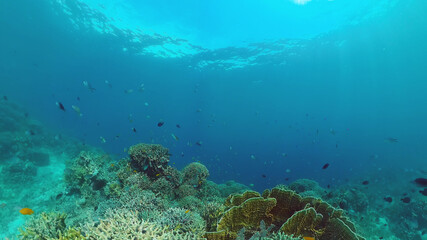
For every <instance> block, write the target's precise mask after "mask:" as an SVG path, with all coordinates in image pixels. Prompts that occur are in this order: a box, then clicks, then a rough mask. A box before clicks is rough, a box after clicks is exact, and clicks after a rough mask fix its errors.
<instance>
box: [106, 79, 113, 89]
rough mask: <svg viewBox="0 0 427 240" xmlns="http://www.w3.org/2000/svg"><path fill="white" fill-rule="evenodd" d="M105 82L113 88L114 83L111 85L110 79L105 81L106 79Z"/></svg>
mask: <svg viewBox="0 0 427 240" xmlns="http://www.w3.org/2000/svg"><path fill="white" fill-rule="evenodd" d="M104 83H105V84H107V85H108V87H110V88H112V87H113V85H111V83H110V81H108V80H105V81H104Z"/></svg>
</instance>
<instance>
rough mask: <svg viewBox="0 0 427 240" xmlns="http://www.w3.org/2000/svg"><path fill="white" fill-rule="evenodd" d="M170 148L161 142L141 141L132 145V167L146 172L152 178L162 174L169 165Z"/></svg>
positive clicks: (130, 154)
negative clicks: (147, 142)
mask: <svg viewBox="0 0 427 240" xmlns="http://www.w3.org/2000/svg"><path fill="white" fill-rule="evenodd" d="M169 155H170V154H169V150H168V149H167V148H165V147H163V146H162V145H159V144H144V143H140V144H137V145H134V146H132V147H130V149H129V156H130V159H131V162H130V165H131V167H132V168H133V169H134V170H136V171H138V172H144V173H146V174H147V175H148V176H149V177H150V178H154V177H156V176H158V174H162V173H163V171H164V170H166V168H167V167H168V162H169Z"/></svg>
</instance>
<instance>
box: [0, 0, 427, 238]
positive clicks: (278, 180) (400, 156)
mask: <svg viewBox="0 0 427 240" xmlns="http://www.w3.org/2000/svg"><path fill="white" fill-rule="evenodd" d="M426 10H427V3H425V2H424V1H419V0H409V1H402V0H392V1H385V0H378V1H368V0H359V1H355V0H354V1H353V0H347V1H343V0H311V1H307V0H300V1H298V0H295V1H293V0H282V1H278V0H271V1H265V2H259V1H252V0H250V1H233V2H231V3H230V1H222V0H221V1H203V2H201V1H190V0H188V1H178V2H172V1H163V2H154V1H145V0H143V1H136V0H127V1H116V0H109V1H97V0H87V1H78V0H74V1H72V0H41V1H30V0H18V1H6V0H0V36H1V37H0V52H1V54H0V96H1V100H0V109H1V113H0V117H1V118H0V144H1V145H0V172H1V173H2V177H0V187H1V188H0V189H1V191H0V216H1V217H0V233H1V234H0V238H6V237H8V238H18V239H19V238H23V239H32V238H31V237H27V238H25V237H23V236H22V235H21V236H20V237H17V234H18V233H19V231H18V228H23V229H31V226H34V224H36V223H37V221H38V220H37V219H39V218H40V216H42V215H41V214H42V213H43V212H46V213H50V212H52V211H55V212H61V213H66V214H67V218H66V220H64V221H65V223H64V224H65V225H66V227H68V228H73V227H74V228H79V226H81V225H85V224H89V223H90V222H98V221H99V220H100V219H108V217H110V218H111V219H116V218H114V217H111V214H112V213H111V212H110V215H108V214H109V211H111V209H115V210H116V211H119V210H120V211H122V210H123V209H128V210H129V209H130V210H138V208H139V207H138V206H136V205H132V206H131V207H129V206H128V205H123V202H126V200H124V199H126V198H127V197H129V196H134V195H133V194H137V197H134V198H136V199H139V198H141V199H151V200H150V201H148V200H147V202H153V201H154V202H158V201H160V202H162V201H165V202H167V204H166V203H165V204H164V205H162V204H159V205H161V207H159V206H158V205H156V206H151V205H149V204H148V203H146V204H148V205H147V207H146V208H145V207H142V209H139V210H138V211H139V212H142V213H143V214H140V215H138V216H137V220H138V221H148V222H150V224H155V225H156V226H158V227H165V226H168V224H169V223H165V222H164V221H163V220H162V219H164V218H173V217H170V216H169V215H167V214H171V215H172V216H178V215H179V216H181V217H182V216H187V215H188V213H185V212H186V210H188V209H190V210H191V212H190V213H192V215H191V217H192V219H190V220H188V219H187V220H182V219H181V225H183V226H187V227H188V228H193V227H195V225H196V223H197V224H200V226H203V227H201V229H199V228H198V227H195V228H197V230H194V229H193V230H194V231H187V230H180V229H181V227H182V226H181V225H180V226H175V227H176V229H174V231H178V232H180V231H181V232H180V234H181V233H183V232H184V233H187V234H189V233H190V232H191V233H192V234H193V235H194V236H193V235H191V236H186V237H187V238H188V239H193V238H195V239H202V238H203V237H206V235H204V234H205V233H204V232H212V231H216V230H218V229H219V228H218V229H217V228H212V226H213V225H215V226H216V224H217V222H220V219H221V218H223V219H224V212H226V210H229V209H228V208H229V206H228V207H227V206H225V205H224V204H225V203H224V202H225V199H226V198H227V197H228V196H229V194H235V193H241V192H244V191H245V190H247V189H251V190H254V191H257V192H260V193H262V192H263V191H264V190H265V189H272V188H274V187H275V186H277V185H280V186H281V187H282V188H285V189H291V190H294V191H296V193H298V194H300V195H301V196H302V197H306V196H313V197H316V198H321V199H322V200H323V201H325V202H328V203H329V204H331V205H332V206H333V207H335V208H341V209H343V210H344V212H345V214H346V216H347V217H349V219H350V220H351V221H352V222H353V223H354V225H355V228H356V230H357V234H359V235H360V236H363V237H364V238H366V239H417V240H418V239H427V211H426V208H427V207H426V201H427V199H426V191H427V190H426V186H425V183H424V185H423V184H422V183H421V184H420V183H416V182H415V179H425V178H426V177H427V168H426V167H425V166H426V158H427V150H426V149H427V148H426V146H427V134H426V133H427V127H426V124H425V123H426V122H427V108H426V104H427V94H425V92H426V89H427V83H426V82H425V81H424V80H425V79H427V71H426V70H425V69H427V61H426V54H427V31H425V26H426V24H427V19H426V17H425V12H426ZM60 106H62V107H63V109H61V108H60ZM138 143H146V144H160V145H162V146H163V147H165V148H167V149H168V151H169V154H164V155H165V157H166V156H167V157H166V158H167V159H169V161H168V163H167V165H168V166H170V168H168V169H169V170H165V171H163V170H162V171H160V170H159V171H157V170H156V171H154V170H151V167H147V166H146V165H141V166H140V165H138V164H136V165H135V162H132V161H135V160H132V154H131V153H130V147H131V146H133V145H136V144H138ZM82 151H84V153H82ZM153 151H154V150H153ZM156 151H157V150H156ZM159 151H160V150H159ZM82 154H83V155H82ZM129 154H130V155H129ZM160 155H162V154H160ZM82 156H85V157H82ZM79 159H85V161H87V162H84V161H83V160H82V161H83V162H82V161H79ZM194 162H198V163H201V164H203V166H205V167H206V169H205V168H204V167H201V166H200V165H189V164H191V163H194ZM85 164H86V165H85ZM127 164H128V165H129V166H128V165H127ZM326 164H327V165H326ZM82 166H86V167H82ZM150 166H151V165H150ZM186 166H187V168H186V169H187V170H184V169H185V167H186ZM188 166H191V167H188ZM195 166H196V167H195ZM163 167H165V168H166V166H163ZM163 167H162V168H159V169H163ZM192 167H193V168H195V169H197V170H194V171H195V172H191V171H190V170H191V169H192ZM76 169H77V170H76ZM82 169H85V170H82ZM170 169H178V170H180V171H181V173H180V174H181V175H182V176H181V175H180V174H178V173H176V171H175V170H173V172H174V174H175V173H176V174H177V175H180V176H181V178H182V179H181V178H180V177H177V178H179V179H181V180H176V181H173V180H172V179H174V176H175V175H174V174H172V173H170V171H172V170H170ZM189 169H190V170H189ZM207 170H208V171H209V177H208V178H207V179H206V177H207V176H205V175H203V174H202V173H204V172H205V171H207ZM134 171H135V172H134ZM189 171H190V172H191V173H188V172H189ZM83 173H84V174H83ZM125 173H126V174H125ZM187 173H188V174H187ZM79 174H81V175H79ZM157 174H159V175H157ZM186 174H187V175H186ZM128 175H129V176H128ZM202 175H203V176H202ZM139 178H142V179H144V180H141V179H139ZM146 178H147V179H146ZM129 179H130V180H129ZM135 179H139V180H135ZM195 179H196V180H195ZM301 179H306V180H301ZM307 179H309V180H310V181H308V180H307ZM139 181H142V182H144V184H145V185H144V184H143V183H141V182H139ZM230 181H232V182H230ZM138 184H139V185H138ZM135 186H139V187H135ZM134 188H137V189H138V190H135V191H136V193H135V192H133V191H134V190H132V189H134ZM213 189H214V190H215V191H214V190H213ZM184 190H185V194H184V193H183V191H184ZM141 191H142V192H141ZM213 192H214V193H213ZM153 194H154V195H155V197H153ZM208 196H210V197H208ZM213 196H215V197H214V198H213ZM189 197H191V198H189ZM389 198H390V199H391V201H389ZM189 199H190V200H189ZM141 201H142V202H144V201H145V200H141ZM408 201H409V202H408ZM211 205H212V206H216V207H215V208H214V209H216V210H218V211H217V212H216V213H217V214H218V218H213V217H209V216H210V215H211V214H207V210H206V209H208V207H206V206H211ZM100 206H101V207H100ZM190 206H192V207H190ZM194 206H197V207H194ZM150 207H152V208H153V209H151V210H147V209H149V208H150ZM22 208H31V209H32V210H33V211H34V214H32V215H31V216H30V215H23V214H21V213H20V212H19V211H20V210H21V209H22ZM222 208H224V209H222ZM107 209H109V210H107ZM216 210H215V211H216ZM220 210H221V211H220ZM299 210H301V209H299ZM316 210H317V211H318V209H316ZM180 211H181V212H180ZM193 213H194V214H193ZM114 214H116V215H120V214H118V213H114ZM114 214H113V215H114ZM123 214H124V215H126V214H128V215H126V216H127V218H132V217H135V216H130V215H131V214H130V215H129V213H123ZM174 214H175V215H174ZM180 214H181V215H180ZM116 215H114V216H116ZM323 215H324V214H323ZM166 216H169V217H166ZM57 218H59V217H58V216H57ZM31 219H33V220H31ZM270 220H271V219H270ZM270 220H269V219H267V218H265V219H263V221H265V223H266V224H270V223H273V224H276V225H277V224H278V222H277V221H273V220H271V221H272V222H269V221H270ZM281 220H283V222H284V221H285V220H286V219H281ZM129 221H130V220H129ZM162 221H163V222H162ZM182 221H183V222H182ZM26 222H27V223H26ZM211 222H214V224H213V225H212V226H211V225H209V224H210V223H211ZM283 222H280V225H281V224H283ZM190 223H194V224H193V225H191V224H190ZM31 224H33V225H31ZM59 225H60V224H59ZM65 225H64V226H65ZM219 225H221V224H219ZM61 226H62V225H61ZM61 226H55V227H54V228H57V229H56V230H59V231H60V232H61V231H65V227H64V226H62V227H61ZM278 227H280V226H277V228H273V229H272V231H271V232H270V233H269V234H267V236H266V237H270V239H276V238H274V237H277V236H275V235H274V234H277V232H280V231H279V229H278ZM323 227H324V226H322V227H320V226H317V228H316V229H318V230H319V231H318V232H317V233H316V234H314V233H313V232H310V231H308V232H307V233H304V234H296V233H295V237H297V236H301V237H304V236H306V237H315V238H316V239H328V238H329V239H330V238H331V237H326V235H322V234H321V233H320V232H322V231H323V230H324V228H323ZM40 228H42V229H44V228H43V227H39V229H40ZM182 229H186V228H185V227H183V228H182ZM56 230H55V231H54V232H57V231H56ZM78 230H79V231H81V233H82V236H83V237H85V238H90V236H91V235H90V232H91V231H92V232H94V231H95V230H93V229H92V230H90V229H89V228H81V229H80V228H79V229H78ZM246 230H247V232H246V234H245V237H246V238H247V239H249V238H250V237H251V236H252V235H254V234H255V232H256V231H258V232H259V233H260V234H261V233H262V232H263V231H262V228H261V225H257V226H247V227H246ZM320 230H321V231H320ZM23 231H25V230H23ZM46 231H47V230H46ZM229 231H230V232H233V231H231V230H229ZM27 232H28V231H27ZM234 233H235V234H237V233H238V231H234ZM46 235H47V234H45V235H44V237H45V238H43V237H39V238H38V239H48V238H47V237H46ZM261 235H262V234H261ZM233 236H234V235H233ZM50 237H51V238H53V239H59V237H58V236H55V234H53V235H52V236H50ZM110 237H111V236H110ZM138 237H139V238H145V236H142V237H141V236H139V235H138ZM138 237H137V238H138ZM181 237H184V236H181ZM96 238H100V237H99V236H98V237H95V239H96ZM111 238H113V239H120V238H119V237H117V236H116V237H111ZM178 238H179V236H178V237H176V239H178ZM232 238H236V236H234V237H231V238H230V239H232ZM254 238H255V237H254ZM33 239H37V238H36V237H34V236H33ZM70 239H79V238H77V237H74V238H72V237H70ZM147 239H148V237H147ZM208 239H210V238H208ZM277 239H279V238H277ZM342 239H352V238H349V237H344V238H342Z"/></svg>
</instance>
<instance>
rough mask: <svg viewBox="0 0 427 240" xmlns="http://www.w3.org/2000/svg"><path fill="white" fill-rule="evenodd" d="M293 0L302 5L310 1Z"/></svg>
mask: <svg viewBox="0 0 427 240" xmlns="http://www.w3.org/2000/svg"><path fill="white" fill-rule="evenodd" d="M293 1H294V3H295V4H298V5H304V4H306V3H308V2H310V1H311V0H293Z"/></svg>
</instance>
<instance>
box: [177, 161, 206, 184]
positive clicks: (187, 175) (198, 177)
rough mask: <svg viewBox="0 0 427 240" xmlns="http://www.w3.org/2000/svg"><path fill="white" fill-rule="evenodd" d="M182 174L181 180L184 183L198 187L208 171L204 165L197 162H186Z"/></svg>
mask: <svg viewBox="0 0 427 240" xmlns="http://www.w3.org/2000/svg"><path fill="white" fill-rule="evenodd" d="M182 175H183V179H182V182H183V183H184V184H188V185H191V186H193V187H199V186H201V185H202V184H203V183H204V182H205V181H206V179H207V178H208V177H209V171H208V169H207V168H206V167H205V165H203V164H201V163H198V162H193V163H190V164H188V165H187V166H186V167H185V168H184V169H183V170H182Z"/></svg>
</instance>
